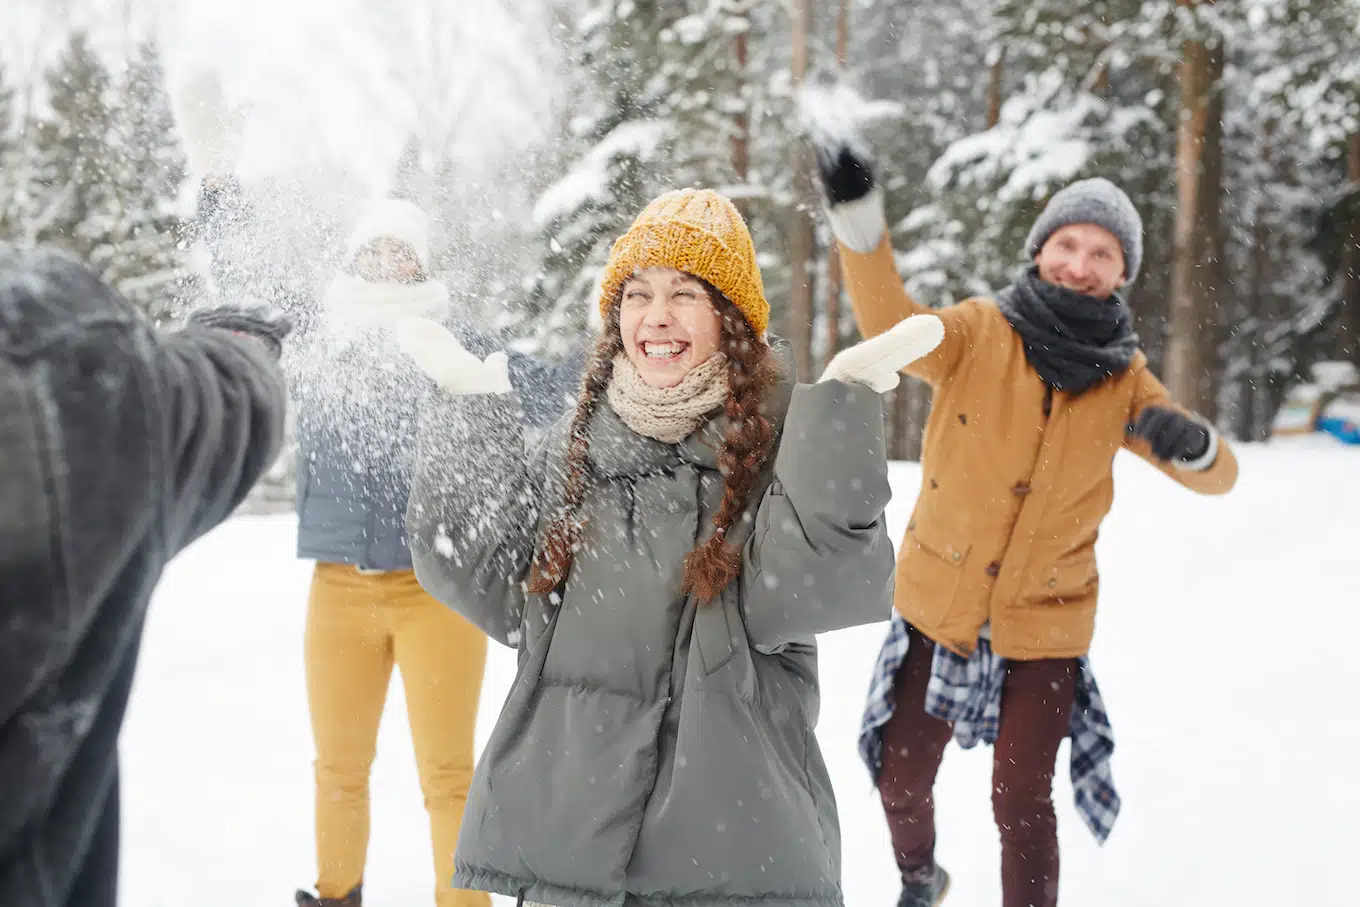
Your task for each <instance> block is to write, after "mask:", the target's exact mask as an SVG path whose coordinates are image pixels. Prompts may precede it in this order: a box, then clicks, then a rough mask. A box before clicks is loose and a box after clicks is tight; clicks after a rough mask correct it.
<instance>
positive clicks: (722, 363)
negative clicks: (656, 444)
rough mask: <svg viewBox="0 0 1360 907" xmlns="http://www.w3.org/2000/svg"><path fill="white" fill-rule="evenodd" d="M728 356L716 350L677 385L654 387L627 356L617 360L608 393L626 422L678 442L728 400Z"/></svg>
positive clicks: (650, 435) (646, 434) (637, 429)
mask: <svg viewBox="0 0 1360 907" xmlns="http://www.w3.org/2000/svg"><path fill="white" fill-rule="evenodd" d="M727 390H728V388H727V356H726V355H725V354H723V353H714V354H713V355H712V356H711V357H710V358H709V359H708V361H706V362H703V363H700V364H699V365H696V366H695V367H694V368H693V369H691V370H690V372H689V374H688V375H686V376H685V377H684V380H682V381H681V382H680V383H679V384H677V385H675V386H674V387H652V386H651V385H649V384H647V383H646V382H645V381H643V380H642V376H641V375H639V374H638V370H637V369H636V368H634V367H633V363H632V362H630V361H628V357H627V356H625V355H622V354H620V355H619V356H616V357H615V359H614V377H613V378H612V379H610V382H609V390H608V391H607V393H606V396H607V397H608V399H609V406H610V407H611V408H612V409H613V410H614V412H616V413H618V414H619V418H620V419H622V420H623V424H625V425H627V426H628V427H629V428H631V429H632V430H633V431H635V432H637V433H638V434H640V435H643V436H644V437H648V438H655V439H656V440H658V441H661V442H662V443H664V444H679V443H680V442H681V441H683V440H685V439H686V438H688V437H689V436H690V435H692V434H694V432H695V431H697V430H698V429H699V426H701V425H703V424H704V422H706V421H707V420H708V417H709V416H710V415H712V413H713V411H714V410H716V409H718V408H719V407H721V406H722V405H723V404H724V403H725V402H727Z"/></svg>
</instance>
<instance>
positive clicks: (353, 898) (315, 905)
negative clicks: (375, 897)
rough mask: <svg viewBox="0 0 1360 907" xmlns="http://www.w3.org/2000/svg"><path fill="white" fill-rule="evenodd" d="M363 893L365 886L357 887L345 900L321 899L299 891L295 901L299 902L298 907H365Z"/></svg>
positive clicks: (294, 897)
mask: <svg viewBox="0 0 1360 907" xmlns="http://www.w3.org/2000/svg"><path fill="white" fill-rule="evenodd" d="M363 892H364V886H363V885H355V886H354V890H353V891H351V892H350V893H349V894H347V895H345V896H344V897H343V898H319V897H316V896H315V895H312V894H308V893H307V892H305V891H299V892H298V893H297V894H295V895H293V900H295V901H297V907H364V893H363Z"/></svg>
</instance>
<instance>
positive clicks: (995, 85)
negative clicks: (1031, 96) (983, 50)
mask: <svg viewBox="0 0 1360 907" xmlns="http://www.w3.org/2000/svg"><path fill="white" fill-rule="evenodd" d="M990 56H991V58H992V62H991V65H989V66H988V67H987V121H986V123H985V124H984V127H985V128H987V129H991V128H992V127H993V126H995V125H996V124H997V123H999V122H1001V101H1002V100H1003V99H1002V95H1001V89H1002V77H1003V76H1004V75H1005V71H1006V45H1004V44H1001V45H998V46H996V47H993V48H992V50H991V54H990Z"/></svg>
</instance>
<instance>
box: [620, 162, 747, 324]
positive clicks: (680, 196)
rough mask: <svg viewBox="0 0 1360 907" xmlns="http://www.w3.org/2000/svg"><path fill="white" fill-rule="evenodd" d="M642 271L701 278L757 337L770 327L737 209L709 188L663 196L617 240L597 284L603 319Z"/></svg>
mask: <svg viewBox="0 0 1360 907" xmlns="http://www.w3.org/2000/svg"><path fill="white" fill-rule="evenodd" d="M643 268H675V269H676V270H677V271H684V272H685V273H686V274H692V275H694V276H695V277H701V278H703V279H704V280H706V281H708V282H709V283H711V284H713V286H715V287H717V288H718V289H719V290H721V291H722V293H723V295H724V296H726V297H727V298H728V299H730V300H731V301H732V304H733V305H735V306H736V307H737V308H738V309H740V310H741V313H742V315H744V316H745V317H746V323H747V324H749V325H750V326H751V328H752V329H753V330H754V331H755V332H756V333H757V334H763V333H765V330H766V328H768V327H769V325H770V304H769V303H768V302H766V301H765V287H764V285H763V284H762V283H761V280H760V268H758V267H757V266H756V249H755V244H754V243H752V242H751V231H750V230H748V229H747V228H746V221H744V220H742V217H741V212H740V211H738V210H737V208H736V206H735V205H733V204H732V202H731V201H729V200H728V199H727V198H726V197H724V196H722V195H720V194H718V193H717V192H714V191H713V190H711V189H676V190H674V191H672V192H667V193H666V194H665V195H662V196H661V197H660V198H658V199H656V200H655V201H653V202H652V203H651V204H650V205H648V206H647V207H646V208H644V209H643V211H642V213H641V214H639V215H638V218H637V220H635V221H633V226H631V227H629V228H628V232H627V233H625V234H623V235H622V236H620V237H619V238H618V240H616V241H615V243H614V247H613V248H612V249H611V250H610V252H609V263H608V264H607V265H605V269H604V277H603V278H602V279H601V281H600V312H601V313H602V314H603V315H605V316H606V317H608V315H609V308H610V306H612V305H613V304H614V303H615V302H616V301H617V300H618V295H619V290H620V289H622V287H623V285H624V283H625V282H626V281H627V280H628V278H629V277H631V276H632V275H633V272H634V271H640V270H642V269H643Z"/></svg>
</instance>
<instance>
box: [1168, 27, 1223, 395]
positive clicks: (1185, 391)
mask: <svg viewBox="0 0 1360 907" xmlns="http://www.w3.org/2000/svg"><path fill="white" fill-rule="evenodd" d="M1212 2H1213V0H1177V4H1178V5H1180V6H1187V7H1193V6H1196V5H1198V4H1199V3H1212ZM1215 57H1217V60H1218V62H1217V64H1216V63H1215ZM1221 68H1222V55H1221V52H1220V51H1216V50H1213V49H1211V48H1210V47H1208V46H1207V45H1206V44H1205V43H1204V42H1203V41H1199V40H1188V41H1186V42H1185V46H1184V50H1183V56H1182V61H1181V68H1180V87H1181V103H1180V109H1181V117H1180V124H1179V129H1178V131H1177V136H1176V200H1177V208H1176V222H1175V257H1174V260H1173V262H1172V273H1171V339H1170V344H1169V349H1168V351H1167V375H1166V377H1167V387H1168V388H1169V390H1170V391H1171V394H1172V396H1173V397H1175V398H1176V399H1177V400H1178V401H1179V402H1180V403H1181V404H1183V405H1184V406H1186V407H1189V408H1190V409H1193V410H1195V411H1198V412H1203V413H1210V412H1212V408H1211V402H1212V401H1211V394H1210V384H1209V381H1208V369H1209V366H1210V365H1211V363H1212V361H1213V358H1214V357H1213V356H1212V352H1213V350H1212V342H1213V336H1214V332H1213V331H1212V329H1211V328H1212V322H1213V314H1214V312H1213V308H1214V307H1213V299H1214V297H1213V294H1214V293H1216V291H1217V287H1216V286H1212V285H1211V284H1210V283H1209V280H1208V279H1206V278H1207V277H1208V274H1207V270H1211V269H1212V266H1211V262H1210V261H1209V255H1210V253H1209V250H1210V249H1211V248H1213V247H1214V246H1215V245H1221V239H1219V240H1218V241H1217V243H1216V242H1215V241H1214V239H1213V238H1212V237H1204V236H1201V235H1200V231H1201V230H1203V229H1205V227H1206V225H1211V224H1214V223H1216V222H1217V220H1218V219H1217V216H1216V215H1215V216H1209V211H1210V209H1213V208H1217V205H1218V197H1217V193H1216V192H1214V191H1213V190H1214V189H1215V188H1216V187H1215V186H1214V185H1213V184H1214V183H1215V182H1216V181H1217V177H1216V174H1215V172H1214V171H1217V170H1221V167H1220V166H1219V164H1220V162H1221V148H1219V147H1209V145H1210V144H1212V145H1219V146H1221V142H1220V141H1219V137H1220V135H1221V132H1222V130H1221V127H1220V126H1219V125H1218V124H1214V125H1211V124H1210V119H1211V117H1212V116H1213V114H1214V112H1215V111H1216V110H1217V109H1219V107H1220V105H1218V104H1216V103H1215V102H1214V99H1213V93H1214V92H1215V91H1217V90H1218V85H1217V79H1216V78H1215V70H1216V69H1218V70H1221ZM1206 170H1207V171H1208V172H1206Z"/></svg>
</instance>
